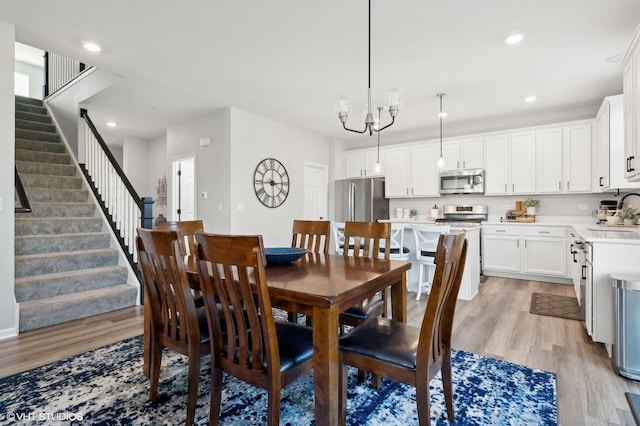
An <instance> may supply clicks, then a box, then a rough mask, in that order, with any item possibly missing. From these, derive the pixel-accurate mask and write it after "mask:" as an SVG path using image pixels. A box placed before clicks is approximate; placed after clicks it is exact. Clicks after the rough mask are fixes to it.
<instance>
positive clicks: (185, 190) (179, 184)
mask: <svg viewBox="0 0 640 426" xmlns="http://www.w3.org/2000/svg"><path fill="white" fill-rule="evenodd" d="M195 176H196V173H195V157H187V158H181V159H178V160H175V161H174V162H173V184H172V186H171V187H172V192H171V207H172V208H171V216H170V218H171V220H194V219H195V218H196V196H195V190H196V184H195Z"/></svg>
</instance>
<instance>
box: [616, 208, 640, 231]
mask: <svg viewBox="0 0 640 426" xmlns="http://www.w3.org/2000/svg"><path fill="white" fill-rule="evenodd" d="M618 216H619V217H621V218H622V220H623V221H624V224H625V225H627V226H628V225H635V224H636V217H637V216H638V212H637V211H636V209H635V208H634V207H623V208H622V209H621V210H620V212H619V213H618Z"/></svg>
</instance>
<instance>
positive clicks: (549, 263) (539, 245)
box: [522, 237, 567, 277]
mask: <svg viewBox="0 0 640 426" xmlns="http://www.w3.org/2000/svg"><path fill="white" fill-rule="evenodd" d="M566 249H567V243H566V239H565V238H535V237H528V238H525V239H524V247H523V255H524V261H523V268H522V269H523V270H522V272H523V273H525V274H534V275H552V276H558V277H564V276H566V275H567V250H566Z"/></svg>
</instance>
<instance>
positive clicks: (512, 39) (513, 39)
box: [505, 34, 524, 44]
mask: <svg viewBox="0 0 640 426" xmlns="http://www.w3.org/2000/svg"><path fill="white" fill-rule="evenodd" d="M523 38H524V36H523V35H522V34H511V35H510V36H509V37H507V38H506V40H505V41H506V42H507V44H516V43H520V42H521V41H522V39H523Z"/></svg>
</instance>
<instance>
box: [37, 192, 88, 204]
mask: <svg viewBox="0 0 640 426" xmlns="http://www.w3.org/2000/svg"><path fill="white" fill-rule="evenodd" d="M25 192H26V193H27V197H29V202H34V203H38V202H76V203H86V202H87V201H88V200H89V191H87V190H86V189H53V188H25Z"/></svg>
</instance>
